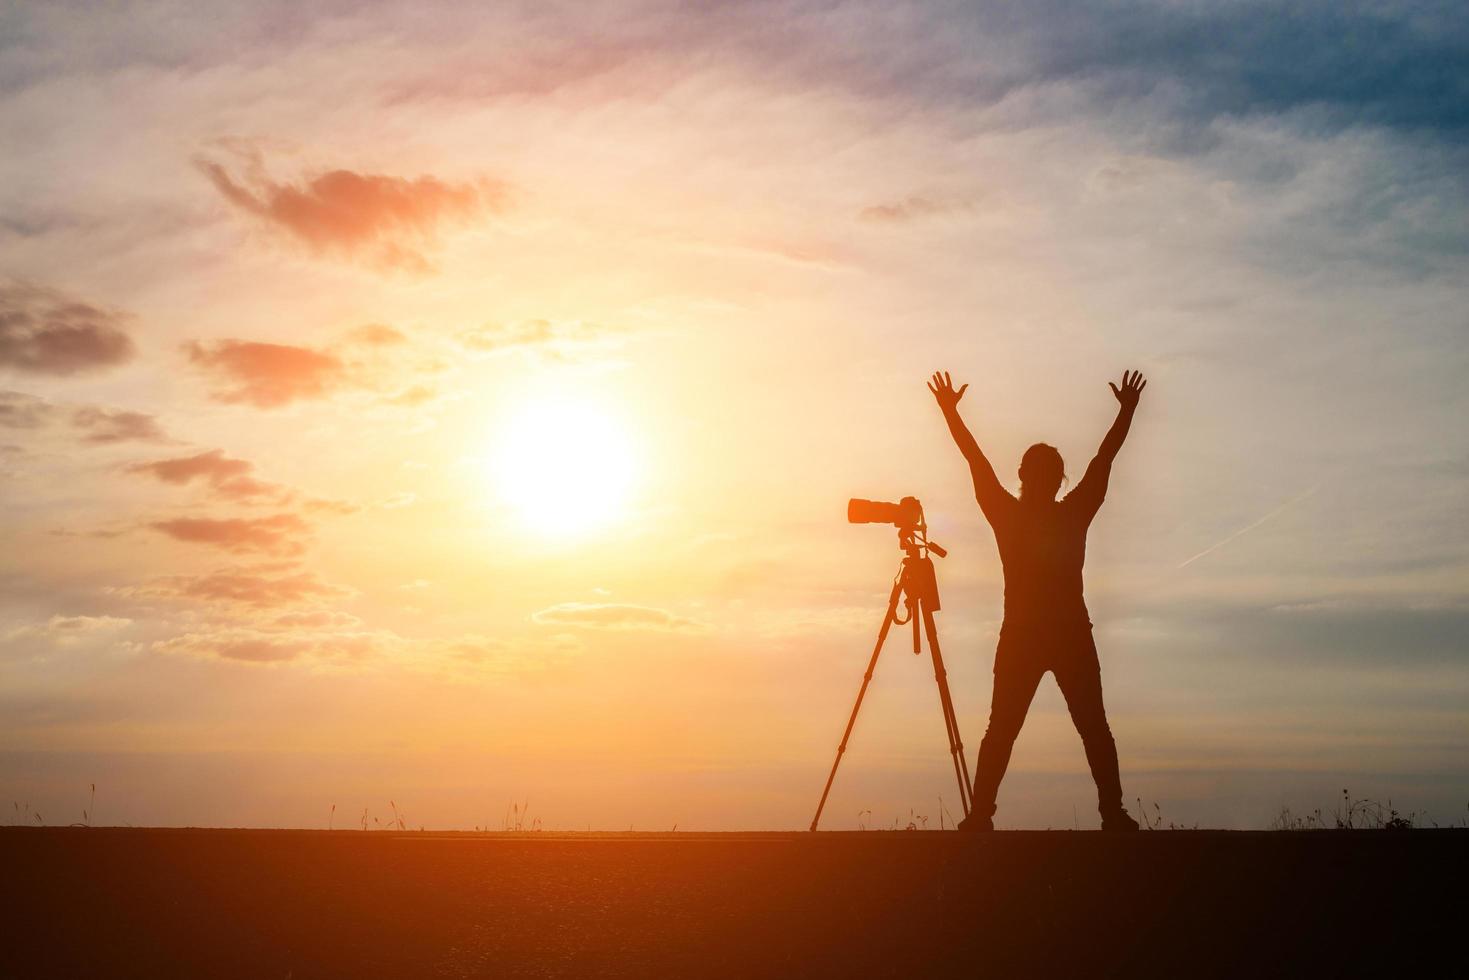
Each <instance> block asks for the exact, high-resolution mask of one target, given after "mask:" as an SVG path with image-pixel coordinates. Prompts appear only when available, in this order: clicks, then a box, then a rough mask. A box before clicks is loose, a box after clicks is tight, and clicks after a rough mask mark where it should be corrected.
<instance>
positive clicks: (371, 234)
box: [195, 158, 508, 272]
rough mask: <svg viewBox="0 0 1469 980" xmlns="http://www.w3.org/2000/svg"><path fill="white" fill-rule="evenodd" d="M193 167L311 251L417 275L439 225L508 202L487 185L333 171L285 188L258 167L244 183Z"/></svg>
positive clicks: (202, 164) (220, 170) (217, 168)
mask: <svg viewBox="0 0 1469 980" xmlns="http://www.w3.org/2000/svg"><path fill="white" fill-rule="evenodd" d="M195 163H196V165H197V166H198V167H199V169H200V170H201V171H202V172H203V173H204V174H205V176H207V177H208V178H209V180H210V182H211V183H213V184H214V187H215V189H216V190H218V191H219V192H220V194H222V195H223V196H224V198H225V200H227V201H229V202H230V203H231V204H233V205H234V206H235V207H237V208H240V209H241V210H243V211H245V212H247V213H249V214H251V215H254V216H255V217H257V218H259V219H261V220H262V221H265V222H266V223H267V224H269V225H270V226H271V227H273V228H275V229H276V230H278V231H280V232H283V233H285V234H287V235H289V236H291V237H292V238H294V239H296V240H297V241H299V242H301V243H303V244H305V245H306V246H307V247H308V248H309V249H311V250H312V251H313V252H316V253H318V254H334V255H338V256H345V257H350V258H364V259H367V260H369V261H371V262H372V263H373V264H376V265H380V266H387V267H396V268H404V269H409V270H413V271H419V272H422V271H427V270H428V269H429V264H428V260H427V259H426V258H425V257H424V256H423V254H422V252H421V251H420V250H421V249H423V248H425V247H427V246H430V245H432V244H433V243H434V241H435V238H436V234H437V232H438V231H439V229H440V228H441V227H444V226H446V225H451V224H463V223H466V222H468V221H470V220H472V219H475V218H477V217H479V216H480V215H482V214H484V213H486V212H499V211H501V210H503V209H504V208H505V206H506V205H507V197H508V195H507V191H506V189H505V187H504V186H502V185H500V184H497V183H494V182H492V181H479V182H476V183H449V182H446V181H442V180H439V179H438V178H437V177H428V176H424V177H415V178H411V179H410V178H404V177H394V176H389V175H385V174H360V173H356V172H354V171H351V170H332V171H328V172H327V173H323V174H319V175H317V176H314V177H310V178H308V179H306V180H305V182H304V183H301V184H285V183H278V182H276V181H273V180H271V179H269V178H268V177H267V176H266V175H265V174H264V172H263V171H262V169H261V167H260V166H259V163H258V161H252V162H251V163H250V164H249V165H248V166H247V168H246V171H247V176H246V177H245V178H244V179H243V180H236V179H235V178H234V177H233V176H231V174H230V173H229V171H227V170H226V169H225V168H224V167H223V166H221V165H220V164H218V163H215V162H213V161H211V160H207V159H202V158H201V159H199V160H196V161H195Z"/></svg>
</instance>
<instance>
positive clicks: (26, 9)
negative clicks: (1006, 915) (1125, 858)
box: [0, 0, 1469, 830]
mask: <svg viewBox="0 0 1469 980" xmlns="http://www.w3.org/2000/svg"><path fill="white" fill-rule="evenodd" d="M0 132H4V133H5V134H6V137H5V141H4V142H5V149H4V152H3V154H0V541H3V547H0V794H3V799H0V803H3V804H4V805H6V806H7V807H8V808H9V809H11V810H12V812H11V813H9V814H7V815H6V816H7V818H8V819H9V820H10V821H11V822H36V821H37V819H40V820H42V821H44V822H45V823H47V824H65V823H73V822H81V821H83V820H84V819H85V820H87V821H91V822H94V823H102V824H122V823H131V824H136V825H145V824H147V825H212V826H301V827H325V826H328V825H331V826H336V827H343V826H348V827H354V826H367V827H374V826H381V825H383V824H384V823H386V822H387V821H388V820H389V819H391V818H392V817H393V814H394V813H395V812H396V813H398V814H399V815H401V816H402V818H403V819H404V820H405V822H406V824H408V825H413V826H426V827H430V828H436V827H437V828H461V829H470V828H474V827H489V828H491V829H499V828H501V827H502V826H504V825H505V824H506V823H507V821H508V822H514V821H516V820H523V821H524V823H525V824H526V825H527V826H529V825H535V826H540V827H545V828H548V829H554V828H561V829H585V828H587V827H591V828H597V829H626V828H629V827H631V828H634V829H638V830H668V829H671V828H673V827H678V828H681V829H708V830H729V829H801V828H804V827H805V826H807V825H808V824H809V822H810V818H811V813H812V811H813V810H814V807H815V804H816V800H817V797H818V796H819V793H820V789H821V784H822V782H823V781H824V779H825V776H826V772H827V769H828V768H829V766H830V764H831V758H832V755H833V753H834V750H835V748H836V744H837V741H838V740H839V738H840V734H841V728H842V725H843V724H844V723H845V720H846V716H847V713H848V711H849V710H850V708H851V704H852V700H853V698H854V697H855V694H856V689H857V685H858V683H859V682H860V680H861V676H862V671H863V669H864V668H865V666H866V661H867V658H868V656H869V654H870V652H871V646H872V641H873V638H874V636H875V634H876V631H877V627H878V625H879V624H880V622H881V619H882V611H883V606H884V603H885V600H886V596H887V591H888V588H889V586H890V582H891V580H892V575H893V573H894V571H895V569H896V565H897V561H898V559H899V558H900V557H901V554H900V552H899V551H898V548H897V543H896V539H895V536H894V534H893V532H892V529H891V528H884V527H880V526H852V525H849V524H847V523H846V521H845V508H846V501H847V499H848V498H849V497H851V496H861V497H870V498H875V499H897V498H898V497H901V496H904V495H910V494H911V495H914V496H917V497H919V498H921V499H922V501H923V503H924V505H925V508H926V513H927V516H928V520H929V523H930V525H931V530H932V534H933V537H934V538H935V540H938V541H940V542H941V543H942V544H943V545H944V546H945V547H947V548H948V549H949V556H948V557H947V558H945V559H942V560H940V561H939V562H938V566H939V568H938V575H939V582H940V589H941V591H942V599H943V608H942V611H941V612H940V613H939V614H938V621H939V630H940V636H941V639H942V642H943V650H944V655H945V660H946V662H947V665H948V668H949V673H950V681H951V685H952V689H953V692H954V700H955V705H956V709H957V712H958V716H959V724H960V730H961V733H963V735H964V736H965V739H966V745H967V747H968V753H969V761H970V764H971V765H972V764H973V760H974V750H975V749H976V748H977V746H978V743H979V737H980V735H981V734H982V732H983V727H984V722H985V715H986V709H987V706H988V699H989V690H990V680H991V667H992V658H993V651H994V644H995V639H996V635H997V631H998V628H999V618H1000V609H1001V599H1002V579H1001V575H1000V569H999V562H998V556H997V553H996V551H995V545H994V540H993V536H992V534H991V533H990V531H989V529H988V528H987V526H986V525H985V524H984V523H983V519H982V517H981V515H980V514H979V511H978V508H977V507H976V505H975V503H974V500H973V497H972V491H971V488H970V485H969V481H968V474H967V471H966V467H965V465H964V462H963V460H962V459H961V458H960V457H959V455H958V453H957V452H956V451H955V449H954V448H953V445H952V443H951V441H950V440H949V436H948V433H947V431H946V429H945V427H944V424H943V421H942V418H941V417H940V415H939V413H938V411H937V409H936V408H935V406H934V404H933V401H932V399H931V397H930V396H929V394H928V393H927V392H926V391H925V389H924V381H925V379H926V377H927V375H928V374H929V373H930V372H932V371H933V370H936V369H946V370H948V371H950V372H952V374H953V376H954V378H955V380H956V381H957V382H960V383H963V382H967V383H968V384H969V389H968V392H967V394H966V395H965V398H964V401H963V403H962V405H961V407H962V409H963V410H964V412H965V415H966V417H967V419H968V420H969V424H970V426H971V428H972V429H973V430H974V432H975V434H976V436H977V437H978V439H979V441H980V443H981V444H982V445H983V446H984V447H985V449H986V451H987V452H988V453H989V455H990V457H991V458H992V459H993V460H994V461H995V465H996V469H997V471H998V472H999V473H1000V475H1001V478H1002V480H1003V481H1004V482H1006V484H1007V485H1008V486H1009V487H1011V488H1012V489H1014V488H1015V486H1016V484H1017V482H1018V481H1017V479H1016V477H1015V475H1014V473H1015V469H1016V467H1017V465H1018V461H1019V457H1020V454H1021V452H1022V451H1023V450H1024V448H1025V447H1026V446H1028V445H1030V444H1031V443H1033V442H1037V441H1046V442H1050V443H1052V444H1054V445H1056V446H1057V447H1058V448H1059V449H1060V450H1061V453H1062V455H1063V457H1064V458H1065V460H1066V463H1067V467H1068V472H1070V473H1071V474H1073V475H1079V474H1080V472H1081V471H1082V470H1083V469H1084V468H1085V465H1086V462H1087V460H1088V459H1089V458H1090V456H1091V454H1092V453H1093V452H1094V451H1095V448H1096V444H1097V443H1098V442H1099V440H1100V439H1101V436H1102V435H1103V433H1104V432H1105V431H1106V428H1107V426H1108V425H1109V423H1110V422H1111V419H1112V416H1113V413H1114V411H1115V407H1116V403H1115V402H1114V400H1113V398H1112V396H1111V394H1110V392H1109V390H1108V388H1107V382H1108V380H1115V379H1117V378H1119V377H1120V376H1121V373H1122V371H1123V370H1124V369H1128V368H1133V369H1139V370H1141V371H1143V372H1144V374H1145V375H1146V376H1147V377H1148V379H1149V384H1148V388H1147V391H1146V392H1145V393H1144V395H1143V399H1142V406H1141V408H1140V410H1139V413H1138V417H1137V420H1136V422H1135V424H1134V426H1133V429H1132V434H1131V436H1130V437H1129V439H1128V443H1127V445H1126V447H1125V448H1124V449H1123V451H1122V454H1121V456H1120V458H1119V460H1118V462H1117V465H1116V467H1115V468H1114V471H1113V476H1112V480H1111V485H1110V490H1109V494H1108V500H1107V503H1106V505H1105V506H1104V508H1103V509H1102V511H1101V513H1100V515H1099V517H1098V518H1097V520H1096V522H1095V523H1094V524H1093V526H1092V530H1091V536H1090V539H1089V542H1090V543H1089V553H1088V564H1087V598H1088V604H1089V606H1090V608H1091V611H1092V618H1093V620H1094V622H1095V623H1096V629H1095V635H1096V639H1097V644H1098V647H1099V650H1100V652H1101V662H1102V669H1103V678H1104V684H1105V691H1106V697H1107V703H1108V710H1109V714H1110V717H1111V722H1112V728H1113V731H1114V733H1115V735H1116V738H1117V741H1118V747H1119V754H1120V758H1121V766H1122V775H1123V787H1124V794H1125V796H1126V798H1127V800H1128V802H1129V805H1130V806H1131V807H1132V808H1133V809H1134V811H1136V809H1137V806H1138V801H1141V803H1142V805H1143V807H1144V808H1145V809H1146V810H1147V811H1148V812H1149V814H1150V816H1151V817H1153V818H1154V819H1157V820H1162V821H1163V822H1164V823H1165V825H1166V824H1167V823H1177V824H1179V825H1184V826H1193V825H1195V824H1197V825H1201V826H1209V827H1242V828H1251V827H1253V828H1258V827H1264V826H1266V825H1268V824H1269V823H1270V821H1271V820H1273V819H1274V818H1275V817H1276V816H1277V815H1278V814H1279V813H1280V812H1281V810H1282V808H1286V807H1288V808H1290V809H1291V810H1293V811H1294V812H1297V813H1309V812H1312V811H1314V810H1316V809H1317V808H1320V809H1321V810H1322V811H1323V812H1324V813H1325V814H1327V815H1328V817H1329V815H1330V814H1331V812H1332V811H1333V809H1335V808H1337V807H1339V806H1340V801H1341V798H1342V793H1343V791H1344V790H1346V791H1349V793H1350V795H1351V797H1353V798H1358V797H1370V798H1372V799H1376V800H1381V801H1384V802H1385V801H1387V800H1389V799H1390V800H1391V801H1392V803H1393V805H1394V806H1396V807H1397V808H1399V809H1400V810H1403V811H1414V812H1416V813H1417V814H1419V816H1420V819H1421V820H1423V821H1425V822H1438V823H1441V824H1450V823H1455V822H1463V821H1464V820H1465V819H1466V816H1469V811H1466V809H1465V807H1466V805H1469V761H1466V760H1469V533H1466V532H1469V425H1466V422H1465V419H1466V418H1469V394H1466V389H1465V386H1464V384H1463V378H1464V377H1465V374H1466V370H1469V313H1466V311H1469V177H1466V175H1469V22H1466V20H1465V19H1464V17H1463V16H1462V10H1460V9H1458V5H1457V4H1455V3H1413V4H1400V3H1376V4H1357V3H1339V2H1320V3H1293V4H1280V3H1254V2H1246V3H1224V4H1205V3H1184V2H1168V3H1158V2H1117V3H1105V4H1102V3H1094V4H1081V5H1078V4H1070V3H1066V4H1063V3H1056V2H1050V0H1042V2H1036V3H1028V4H999V3H963V4H959V3H954V4H944V3H913V2H872V3H843V2H822V3H803V2H795V3H781V4H773V3H759V2H754V3H739V4H708V5H688V4H675V3H661V2H647V3H644V2H634V3H621V4H598V3H578V4H571V5H556V4H547V3H526V4H510V3H506V4H498V5H462V4H449V3H445V4H433V3H413V4H396V5H388V4H368V3H324V4H311V5H304V6H303V5H301V4H286V3H279V4H254V5H212V4H201V3H187V4H186V3H145V4H107V5H95V6H89V5H85V4H66V3H56V4H45V5H40V4H21V3H7V4H4V5H3V6H0ZM897 639H898V642H894V643H892V644H891V645H890V646H889V648H888V649H887V650H886V651H885V653H884V654H883V657H882V658H881V659H880V661H879V664H878V668H877V672H876V676H875V678H874V681H873V685H872V688H871V690H870V692H869V695H868V697H867V700H866V702H865V704H864V706H863V708H862V714H861V716H860V718H859V720H858V723H857V727H856V730H855V732H854V735H853V738H852V742H851V745H850V748H849V750H848V752H847V755H846V758H845V760H844V762H843V764H842V769H841V772H840V773H839V775H838V777H837V780H836V784H835V786H834V788H833V790H832V796H831V799H830V801H829V802H828V804H827V808H826V812H825V815H824V817H823V825H824V826H827V827H829V828H831V829H856V828H858V827H863V826H866V827H890V826H894V825H898V826H903V825H906V824H908V823H909V822H913V823H914V824H915V825H918V826H927V827H933V826H937V825H938V823H939V822H940V819H942V820H944V821H945V822H947V821H948V820H950V819H951V818H952V817H953V816H954V815H956V814H957V813H958V811H959V807H958V804H957V791H956V788H955V786H954V784H953V774H952V769H951V768H950V762H949V758H948V752H947V742H946V738H945V734H944V728H943V722H942V715H941V713H940V708H939V703H938V697H937V694H936V692H935V689H934V682H933V677H932V673H931V670H930V669H929V668H928V667H927V666H926V662H927V661H926V658H924V659H918V658H915V657H914V656H913V655H912V654H911V652H910V651H909V650H908V649H907V648H906V646H905V644H904V642H902V640H903V638H902V637H899V638H897ZM92 786H95V796H93V795H92V790H91V787H92ZM1095 802H1096V801H1095V795H1094V791H1093V790H1092V787H1091V783H1090V779H1089V776H1088V774H1087V770H1086V765H1085V760H1084V756H1083V754H1082V750H1081V745H1080V741H1079V739H1078V738H1077V736H1076V734H1075V732H1074V730H1073V729H1072V728H1071V726H1070V722H1069V719H1068V718H1067V715H1066V712H1065V707H1064V703H1063V701H1062V699H1061V697H1060V694H1059V692H1058V691H1057V690H1056V688H1055V686H1054V683H1053V682H1051V681H1050V680H1049V679H1048V680H1047V681H1046V682H1045V683H1044V684H1043V686H1042V689H1041V693H1040V694H1039V695H1038V696H1037V699H1036V701H1035V704H1034V707H1033V708H1032V712H1031V715H1030V719H1029V721H1028V723H1027V726H1026V728H1025V730H1024V731H1023V733H1022V735H1021V737H1020V740H1019V742H1018V743H1017V746H1016V749H1015V755H1014V759H1013V763H1012V767H1011V772H1010V775H1009V777H1008V778H1007V780H1006V782H1005V784H1004V786H1003V787H1002V790H1001V795H1000V800H999V812H998V813H997V814H996V823H997V825H998V826H1000V827H1037V828H1040V827H1081V828H1086V827H1094V826H1096V824H1097V815H1096V810H1095ZM512 806H513V807H514V809H513V810H512V809H511V807H512ZM84 809H85V810H87V811H88V812H87V813H86V815H85V817H84V814H83V810H84ZM522 814H524V815H523V816H522ZM941 815H942V816H941Z"/></svg>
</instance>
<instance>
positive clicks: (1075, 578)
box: [928, 371, 1147, 831]
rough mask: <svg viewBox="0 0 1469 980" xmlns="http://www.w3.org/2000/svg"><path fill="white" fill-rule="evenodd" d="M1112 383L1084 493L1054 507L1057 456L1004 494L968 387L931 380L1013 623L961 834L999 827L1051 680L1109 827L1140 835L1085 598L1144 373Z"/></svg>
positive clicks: (1004, 636) (999, 659)
mask: <svg viewBox="0 0 1469 980" xmlns="http://www.w3.org/2000/svg"><path fill="white" fill-rule="evenodd" d="M1109 386H1110V387H1111V389H1112V394H1113V395H1114V396H1115V397H1116V399H1117V402H1118V410H1117V418H1116V420H1115V421H1114V422H1113V423H1112V427H1111V428H1110V429H1109V430H1108V431H1107V434H1106V436H1105V437H1103V439H1102V444H1101V447H1100V448H1099V449H1098V450H1097V454H1096V456H1095V457H1094V458H1093V459H1092V461H1091V463H1090V464H1089V465H1088V466H1087V468H1086V473H1085V474H1084V475H1083V476H1082V478H1081V481H1080V482H1079V483H1077V485H1076V488H1075V489H1074V490H1072V491H1071V492H1070V493H1068V494H1067V495H1066V496H1065V497H1063V498H1062V499H1060V500H1057V499H1056V494H1057V493H1058V492H1059V491H1060V489H1061V484H1062V483H1063V482H1064V481H1065V479H1066V466H1065V463H1064V462H1063V460H1062V459H1061V454H1060V453H1059V452H1057V451H1056V449H1055V447H1053V446H1049V445H1046V444H1045V443H1036V444H1035V445H1034V446H1031V447H1030V448H1029V449H1027V450H1026V451H1025V455H1024V456H1023V457H1022V459H1021V461H1020V497H1019V498H1018V499H1017V498H1016V497H1014V496H1012V495H1011V494H1010V492H1009V491H1008V490H1006V489H1005V488H1004V486H1003V485H1001V483H1000V480H999V478H998V477H997V476H996V475H995V469H994V467H993V466H992V465H991V464H990V461H989V459H988V458H987V457H986V456H985V454H984V451H983V450H981V449H980V447H979V443H978V442H977V441H976V440H975V438H974V435H973V434H972V433H971V432H970V431H969V427H968V426H967V425H965V424H964V419H963V418H962V417H961V416H960V415H959V400H960V399H961V398H963V397H964V392H965V390H966V389H967V388H968V387H969V386H968V385H961V386H960V387H959V388H958V389H955V388H954V385H953V382H952V381H951V380H950V378H949V375H948V374H947V373H944V372H940V373H936V374H935V375H934V376H933V378H932V380H931V381H930V382H929V385H928V390H929V391H931V392H932V393H933V396H934V399H935V400H936V401H937V402H938V404H939V408H940V409H941V410H942V411H943V413H944V420H945V421H946V422H947V423H948V426H949V432H950V433H951V434H952V435H953V437H954V442H955V444H957V445H958V447H959V451H960V452H961V453H963V455H964V459H965V461H966V462H967V463H968V464H969V472H970V475H971V477H972V478H973V481H974V496H975V499H976V500H978V501H979V507H980V510H981V511H983V512H984V516H985V518H986V519H987V520H988V521H989V523H990V527H991V528H993V529H994V532H995V543H996V544H997V545H998V546H999V550H1000V563H1001V565H1002V566H1003V567H1004V572H1005V620H1004V623H1003V625H1002V626H1001V627H1000V642H999V645H998V647H997V648H996V650H995V681H994V687H993V689H992V698H991V702H990V720H989V727H988V729H987V730H986V731H985V733H984V739H983V740H982V741H981V742H980V743H979V761H978V763H977V765H976V767H975V775H974V797H973V800H974V802H973V807H972V809H971V811H970V814H969V816H968V817H967V818H966V819H965V820H964V821H962V822H961V823H960V825H959V828H960V829H961V830H971V831H972V830H992V829H993V822H992V818H993V816H994V813H995V798H996V795H997V794H998V792H999V788H1000V781H1001V780H1002V779H1003V778H1004V776H1005V769H1006V767H1007V766H1008V765H1009V764H1010V750H1011V749H1012V748H1013V747H1014V745H1015V739H1016V737H1017V736H1018V735H1019V734H1020V727H1021V725H1023V724H1024V723H1025V715H1026V713H1027V712H1028V711H1029V710H1030V702H1031V700H1032V699H1033V698H1034V697H1035V692H1036V688H1037V687H1038V686H1039V685H1040V682H1041V678H1042V677H1044V676H1045V674H1046V672H1047V671H1049V672H1051V673H1052V674H1054V675H1055V677H1056V683H1057V684H1058V685H1059V686H1060V688H1061V693H1062V695H1064V696H1065V698H1066V706H1067V708H1069V709H1070V711H1071V720H1072V721H1073V722H1074V723H1075V725H1076V730H1077V732H1079V733H1080V734H1081V741H1082V745H1083V746H1084V747H1085V749H1086V759H1087V763H1088V764H1089V765H1090V767H1091V771H1092V778H1093V779H1094V780H1095V781H1096V784H1097V809H1098V810H1099V811H1100V812H1101V814H1102V829H1103V830H1137V829H1138V825H1137V822H1136V821H1134V820H1133V819H1132V818H1131V817H1130V816H1128V814H1127V811H1126V810H1125V809H1124V808H1123V805H1122V781H1121V777H1120V775H1119V774H1118V769H1117V745H1116V743H1115V742H1114V741H1113V739H1112V729H1111V727H1110V726H1109V725H1108V724H1107V711H1106V708H1105V707H1104V706H1103V703H1102V669H1101V664H1100V662H1099V661H1098V659H1097V648H1096V645H1095V643H1093V641H1092V623H1091V618H1090V616H1089V615H1088V613H1087V608H1086V602H1085V600H1084V599H1083V598H1082V566H1083V564H1084V563H1085V561H1086V532H1087V529H1088V528H1089V527H1090V526H1091V522H1092V518H1094V517H1095V516H1096V514H1097V511H1098V510H1099V509H1101V506H1102V501H1103V499H1105V497H1106V495H1107V481H1108V479H1109V477H1110V476H1111V473H1112V463H1113V461H1114V460H1115V459H1116V458H1117V453H1118V451H1119V450H1121V449H1122V443H1123V442H1124V441H1125V440H1126V439H1127V433H1128V430H1129V429H1130V428H1131V427H1132V417H1133V413H1135V412H1136V411H1137V406H1138V398H1139V396H1140V395H1141V394H1142V391H1143V388H1145V387H1146V386H1147V382H1146V381H1144V380H1143V377H1142V375H1141V374H1140V373H1139V372H1136V371H1124V372H1123V374H1122V384H1121V386H1120V387H1119V386H1118V385H1116V384H1111V383H1110V382H1109Z"/></svg>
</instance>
